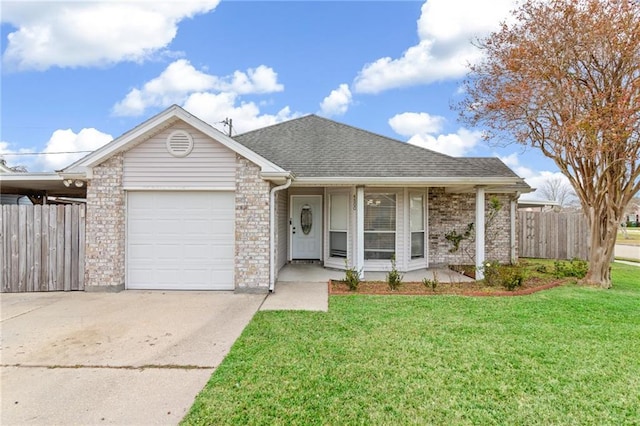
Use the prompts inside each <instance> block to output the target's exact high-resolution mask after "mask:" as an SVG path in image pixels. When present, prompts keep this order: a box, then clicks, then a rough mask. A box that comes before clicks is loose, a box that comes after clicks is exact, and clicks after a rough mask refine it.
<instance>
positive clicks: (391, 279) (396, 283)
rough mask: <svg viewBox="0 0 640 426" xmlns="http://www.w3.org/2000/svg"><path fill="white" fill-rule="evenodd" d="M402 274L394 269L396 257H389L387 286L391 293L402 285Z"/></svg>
mask: <svg viewBox="0 0 640 426" xmlns="http://www.w3.org/2000/svg"><path fill="white" fill-rule="evenodd" d="M402 277H403V276H402V274H401V273H400V272H398V268H396V255H395V254H394V255H393V256H391V270H390V271H389V272H388V273H387V284H389V289H391V291H396V290H397V289H398V287H400V284H402Z"/></svg>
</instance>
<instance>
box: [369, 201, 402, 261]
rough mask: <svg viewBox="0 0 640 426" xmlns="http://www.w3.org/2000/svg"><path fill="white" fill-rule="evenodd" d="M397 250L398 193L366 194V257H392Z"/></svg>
mask: <svg viewBox="0 0 640 426" xmlns="http://www.w3.org/2000/svg"><path fill="white" fill-rule="evenodd" d="M395 252H396V194H389V193H368V194H367V193H365V195H364V258H365V259H391V257H392V256H393V255H394V253H395Z"/></svg>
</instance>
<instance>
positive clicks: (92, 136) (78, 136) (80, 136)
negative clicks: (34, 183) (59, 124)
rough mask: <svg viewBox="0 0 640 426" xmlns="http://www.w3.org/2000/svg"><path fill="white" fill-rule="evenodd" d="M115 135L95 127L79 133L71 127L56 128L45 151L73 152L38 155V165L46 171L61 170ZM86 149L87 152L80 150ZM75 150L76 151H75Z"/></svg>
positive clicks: (109, 140)
mask: <svg viewBox="0 0 640 426" xmlns="http://www.w3.org/2000/svg"><path fill="white" fill-rule="evenodd" d="M112 140H113V137H112V136H111V135H109V134H107V133H102V132H101V131H99V130H96V129H94V128H85V129H82V130H80V131H79V132H78V133H74V132H73V130H71V129H66V130H62V129H59V130H56V131H55V132H53V134H52V135H51V138H49V141H48V142H47V145H46V146H45V148H44V150H43V152H47V153H54V152H71V153H70V154H49V155H43V156H40V157H38V159H37V160H36V167H38V166H39V167H38V168H39V169H40V170H44V171H52V170H60V169H62V168H64V167H66V166H68V165H70V164H71V163H73V162H74V161H76V160H79V159H80V158H82V157H84V156H85V155H87V154H88V152H86V151H89V152H90V151H95V150H96V149H98V148H100V147H101V146H103V145H105V144H106V143H108V142H111V141H112ZM78 151H85V152H78ZM74 152H75V153H74Z"/></svg>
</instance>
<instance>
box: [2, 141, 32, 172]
mask: <svg viewBox="0 0 640 426" xmlns="http://www.w3.org/2000/svg"><path fill="white" fill-rule="evenodd" d="M36 151H37V150H36V149H35V148H19V149H13V148H12V144H11V143H10V142H7V141H0V158H1V159H3V160H5V164H6V165H7V166H8V167H16V166H24V167H26V168H27V170H28V171H32V169H31V168H30V166H31V165H32V164H31V161H29V158H30V157H28V156H24V155H14V154H25V153H29V152H36Z"/></svg>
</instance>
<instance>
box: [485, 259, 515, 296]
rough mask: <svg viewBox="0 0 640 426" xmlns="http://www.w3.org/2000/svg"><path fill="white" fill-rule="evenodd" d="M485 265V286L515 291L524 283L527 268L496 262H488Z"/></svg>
mask: <svg viewBox="0 0 640 426" xmlns="http://www.w3.org/2000/svg"><path fill="white" fill-rule="evenodd" d="M483 265H484V266H483V271H484V283H485V285H488V286H501V287H504V288H505V289H507V290H509V291H513V290H515V289H516V288H518V287H520V286H521V285H522V283H523V282H524V279H525V268H524V267H523V266H522V265H519V264H515V265H501V264H500V263H499V262H496V261H487V262H484V264H483Z"/></svg>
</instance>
